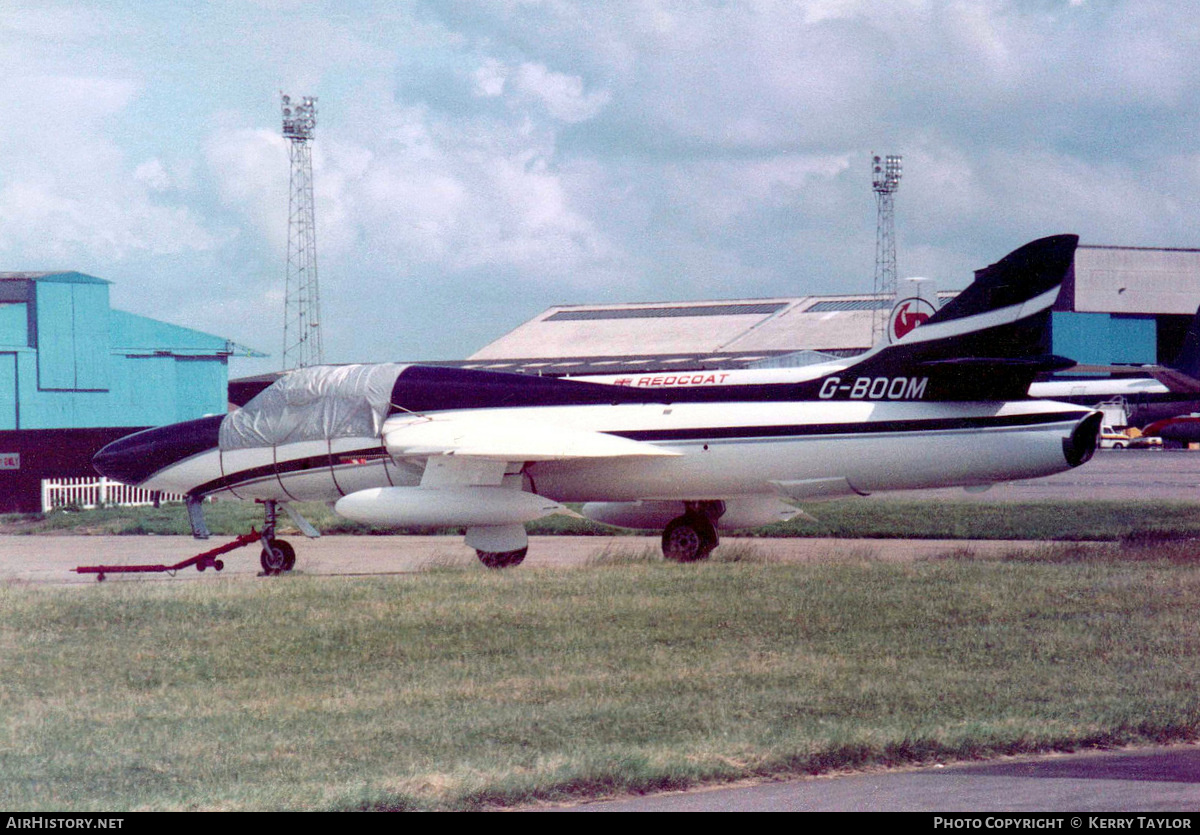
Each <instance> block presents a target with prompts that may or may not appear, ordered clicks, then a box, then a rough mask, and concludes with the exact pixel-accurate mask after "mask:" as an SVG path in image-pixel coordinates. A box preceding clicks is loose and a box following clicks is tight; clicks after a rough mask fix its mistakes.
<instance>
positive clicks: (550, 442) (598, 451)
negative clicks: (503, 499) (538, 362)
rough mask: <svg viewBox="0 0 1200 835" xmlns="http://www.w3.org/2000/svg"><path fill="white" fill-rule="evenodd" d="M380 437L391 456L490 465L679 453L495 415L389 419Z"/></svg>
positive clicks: (607, 436)
mask: <svg viewBox="0 0 1200 835" xmlns="http://www.w3.org/2000/svg"><path fill="white" fill-rule="evenodd" d="M383 439H384V445H385V446H386V447H387V450H388V452H389V453H390V454H391V455H392V456H393V457H395V458H424V457H430V456H434V455H461V456H468V457H471V458H485V459H489V460H493V461H564V460H570V459H574V458H630V457H660V458H661V457H674V456H677V455H679V453H677V452H671V451H670V450H665V449H662V448H660V447H656V446H654V445H653V444H647V443H643V442H641V441H632V440H629V439H628V438H620V437H617V436H616V435H608V434H605V433H603V432H592V431H589V430H585V429H572V428H570V427H565V426H559V425H556V424H550V423H542V422H538V421H531V420H528V419H525V418H523V417H503V418H502V417H499V416H497V415H496V414H495V413H492V414H488V415H473V414H470V413H466V414H457V415H447V416H444V417H443V416H434V417H429V418H414V417H412V416H405V417H404V418H402V419H401V420H396V418H393V419H391V420H389V421H388V423H387V425H385V426H384V431H383Z"/></svg>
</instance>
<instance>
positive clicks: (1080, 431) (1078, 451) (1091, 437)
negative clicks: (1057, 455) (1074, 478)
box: [1063, 412, 1104, 467]
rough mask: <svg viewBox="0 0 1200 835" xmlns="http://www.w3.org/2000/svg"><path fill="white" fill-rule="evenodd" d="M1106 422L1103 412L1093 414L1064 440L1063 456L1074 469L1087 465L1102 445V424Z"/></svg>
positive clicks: (1080, 422) (1082, 421)
mask: <svg viewBox="0 0 1200 835" xmlns="http://www.w3.org/2000/svg"><path fill="white" fill-rule="evenodd" d="M1103 420H1104V415H1103V414H1102V413H1101V412H1092V413H1091V414H1090V415H1088V416H1087V417H1085V418H1084V419H1083V420H1081V421H1079V423H1077V424H1075V428H1074V429H1073V430H1072V431H1071V435H1070V437H1068V438H1063V455H1064V456H1065V457H1066V459H1067V463H1068V464H1070V465H1071V466H1072V467H1078V466H1079V465H1080V464H1086V463H1087V462H1088V461H1090V460H1091V459H1092V456H1093V455H1094V454H1095V453H1096V447H1097V446H1098V445H1099V443H1100V424H1101V422H1102V421H1103Z"/></svg>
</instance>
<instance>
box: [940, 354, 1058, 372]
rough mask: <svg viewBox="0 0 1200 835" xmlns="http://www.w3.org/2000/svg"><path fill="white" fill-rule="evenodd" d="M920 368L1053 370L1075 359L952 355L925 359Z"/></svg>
mask: <svg viewBox="0 0 1200 835" xmlns="http://www.w3.org/2000/svg"><path fill="white" fill-rule="evenodd" d="M920 366H921V367H922V368H936V367H938V366H955V367H958V368H969V367H971V366H979V367H986V368H1012V369H1020V370H1022V371H1034V372H1054V371H1065V370H1066V369H1068V368H1075V367H1076V364H1075V360H1072V359H1068V358H1067V357H1060V356H1058V355H1056V354H1045V355H1042V356H1037V357H952V358H947V359H937V360H926V361H924V362H922V363H920Z"/></svg>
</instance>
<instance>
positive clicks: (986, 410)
mask: <svg viewBox="0 0 1200 835" xmlns="http://www.w3.org/2000/svg"><path fill="white" fill-rule="evenodd" d="M1076 243H1077V238H1076V237H1075V236H1072V235H1061V236H1057V237H1051V238H1045V239H1042V240H1039V241H1034V242H1033V243H1030V244H1027V245H1026V246H1024V247H1022V248H1021V249H1018V250H1017V251H1015V252H1013V253H1011V254H1010V255H1008V256H1007V257H1005V258H1004V259H1003V260H1001V261H1000V262H999V263H997V264H994V265H992V266H991V267H988V268H986V269H983V270H980V271H978V272H977V273H976V278H975V281H974V282H973V283H972V284H971V285H970V286H969V287H967V289H966V290H964V291H963V292H962V293H961V294H960V295H959V296H958V297H957V298H955V299H954V300H952V301H950V302H949V303H947V304H946V305H944V306H943V307H942V308H941V309H940V310H939V311H937V312H936V313H935V314H934V315H933V316H932V317H931V318H930V319H929V320H928V321H927V322H925V323H924V324H923V325H921V327H919V328H916V329H915V330H913V331H911V332H910V333H908V334H906V335H905V336H904V337H903V338H902V339H900V340H899V341H897V342H895V343H894V344H891V345H887V346H883V347H879V348H877V349H875V350H872V351H871V352H869V353H867V354H865V355H863V356H862V357H860V358H858V359H857V360H856V361H854V362H853V363H851V364H839V365H836V366H809V367H807V368H798V369H793V370H792V373H791V374H790V376H789V377H788V378H787V379H783V380H780V379H777V378H776V379H774V380H773V381H771V382H762V383H753V382H750V383H748V384H743V385H732V386H731V385H722V384H721V383H720V382H719V381H717V380H716V379H715V378H714V380H713V381H712V382H711V384H707V383H706V384H701V385H688V386H684V387H678V388H673V387H658V388H638V387H636V386H613V385H603V384H599V383H591V382H580V381H574V380H562V379H551V378H541V377H533V376H527V375H519V374H504V373H495V372H487V371H476V370H470V369H455V368H441V367H429V366H421V365H400V364H384V365H353V366H335V367H316V368H306V369H301V370H298V371H295V372H292V373H290V374H288V375H286V376H285V377H283V378H281V379H280V380H279V381H277V382H276V383H274V384H273V385H272V386H271V387H269V388H268V389H266V390H264V391H263V392H262V393H261V394H259V395H258V397H256V398H255V399H254V400H252V401H250V402H249V403H248V404H246V406H245V407H244V408H242V409H240V410H238V411H235V412H231V413H230V414H228V415H223V416H213V417H208V418H201V419H200V420H194V421H189V422H187V423H181V424H175V425H173V426H166V427H161V428H158V429H149V430H146V431H144V432H139V433H137V434H135V435H130V436H128V437H126V438H122V439H120V440H118V441H116V442H114V443H112V444H110V445H108V446H107V447H105V448H104V449H103V450H101V451H100V452H99V453H98V454H97V455H96V459H95V465H96V468H97V469H98V470H99V471H100V472H101V473H103V474H104V475H107V476H109V477H110V478H114V479H117V480H120V481H123V482H126V483H129V484H137V485H140V486H143V487H146V488H149V489H152V490H163V491H173V492H183V493H186V494H187V495H188V497H189V509H190V510H192V511H193V513H192V520H193V529H194V531H195V532H196V533H197V535H201V534H203V533H205V531H204V526H203V520H202V518H200V514H199V504H198V500H199V499H200V498H202V497H205V496H210V495H218V496H227V497H236V498H239V499H253V500H257V501H261V502H264V503H265V505H266V512H267V526H266V528H265V529H264V531H263V537H264V547H263V555H262V563H263V567H264V569H265V570H266V571H267V572H268V573H272V572H277V571H279V570H286V569H287V568H290V567H291V565H292V563H293V562H294V551H293V550H292V549H291V547H290V546H288V545H287V544H286V543H284V542H283V541H282V540H278V539H276V538H275V536H274V521H275V508H276V504H277V503H283V504H284V507H285V509H286V507H287V505H286V503H287V502H290V501H314V500H323V501H331V502H336V504H335V508H336V510H337V512H338V513H340V514H342V515H343V516H346V517H349V518H351V519H356V520H360V521H363V522H370V523H381V524H391V525H405V526H427V525H428V526H461V527H464V528H466V542H467V544H468V545H469V546H471V547H473V548H475V549H476V551H477V553H478V555H479V558H480V560H481V561H482V562H483V563H484V564H485V565H487V566H489V567H494V568H499V567H504V566H509V565H515V564H517V563H519V562H521V560H522V559H523V558H524V557H525V553H526V549H527V539H526V533H525V528H524V523H525V522H528V521H531V520H533V519H537V518H539V517H541V516H545V515H548V514H551V513H555V512H558V511H560V510H562V509H563V506H562V503H564V502H582V503H586V504H584V508H583V512H584V514H585V515H587V516H590V517H591V518H593V519H597V520H600V521H604V522H609V523H612V524H615V525H622V526H627V527H637V528H644V527H662V528H663V529H664V533H663V537H662V541H663V552H664V554H665V555H666V557H667V558H669V559H672V560H677V561H681V562H688V561H692V560H697V559H703V558H704V557H706V556H708V554H709V553H710V552H711V551H712V550H713V548H715V547H716V545H717V540H718V531H720V530H733V529H737V528H744V527H754V526H758V525H763V524H766V523H769V522H773V521H778V520H782V519H787V518H789V517H791V516H793V515H795V514H796V513H798V510H797V509H796V507H795V506H794V505H793V504H791V503H790V502H789V501H787V500H791V501H807V500H816V499H824V498H831V497H836V496H849V495H866V494H868V493H870V492H872V491H876V490H903V489H918V488H926V487H947V486H956V485H961V486H967V487H971V486H983V485H988V484H991V483H993V482H997V481H1004V480H1010V479H1023V478H1030V477H1034V476H1045V475H1050V474H1052V473H1057V472H1061V471H1064V470H1066V469H1068V468H1070V467H1075V466H1078V465H1080V464H1082V463H1083V462H1085V461H1087V460H1088V459H1089V458H1090V457H1091V455H1092V453H1093V451H1094V450H1095V448H1096V438H1097V433H1098V430H1099V427H1100V420H1101V415H1100V413H1099V412H1095V411H1092V410H1089V409H1086V408H1081V407H1077V406H1073V405H1071V404H1065V403H1056V402H1052V401H1045V400H1031V399H1029V397H1028V396H1027V391H1028V388H1029V384H1030V381H1031V380H1032V379H1033V377H1034V375H1035V374H1037V373H1039V372H1044V371H1051V370H1057V369H1061V368H1064V367H1067V366H1069V365H1071V362H1070V360H1065V359H1063V358H1061V357H1055V356H1050V355H1048V354H1047V353H1046V350H1047V342H1048V321H1049V316H1050V307H1051V305H1052V304H1053V303H1054V300H1055V298H1056V297H1057V295H1058V289H1059V285H1060V284H1061V283H1062V281H1063V279H1064V277H1065V276H1066V274H1067V271H1068V270H1069V269H1070V267H1071V263H1072V257H1073V253H1074V250H1075V246H1076ZM300 522H301V523H303V520H300ZM302 526H303V525H302ZM313 533H315V532H313Z"/></svg>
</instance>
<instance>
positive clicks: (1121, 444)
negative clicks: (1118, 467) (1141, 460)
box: [1112, 441, 1125, 449]
mask: <svg viewBox="0 0 1200 835" xmlns="http://www.w3.org/2000/svg"><path fill="white" fill-rule="evenodd" d="M1112 448H1113V449H1125V444H1123V443H1121V442H1120V441H1117V442H1116V443H1115V444H1113V445H1112Z"/></svg>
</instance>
